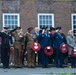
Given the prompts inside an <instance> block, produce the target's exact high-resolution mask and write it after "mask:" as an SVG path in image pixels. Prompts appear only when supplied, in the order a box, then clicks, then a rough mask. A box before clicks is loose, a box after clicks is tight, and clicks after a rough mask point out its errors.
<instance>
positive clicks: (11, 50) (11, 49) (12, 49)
mask: <svg viewBox="0 0 76 75" xmlns="http://www.w3.org/2000/svg"><path fill="white" fill-rule="evenodd" d="M13 51H14V48H13V47H12V48H10V52H9V53H8V56H10V55H11V54H12V52H13Z"/></svg>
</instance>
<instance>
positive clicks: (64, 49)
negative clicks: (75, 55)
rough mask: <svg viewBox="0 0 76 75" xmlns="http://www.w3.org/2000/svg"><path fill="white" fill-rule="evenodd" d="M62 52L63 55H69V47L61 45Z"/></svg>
mask: <svg viewBox="0 0 76 75" xmlns="http://www.w3.org/2000/svg"><path fill="white" fill-rule="evenodd" d="M60 51H61V52H62V53H67V52H68V45H67V44H61V45H60Z"/></svg>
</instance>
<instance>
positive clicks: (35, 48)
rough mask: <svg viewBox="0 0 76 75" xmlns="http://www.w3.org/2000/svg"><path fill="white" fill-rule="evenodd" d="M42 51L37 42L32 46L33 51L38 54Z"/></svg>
mask: <svg viewBox="0 0 76 75" xmlns="http://www.w3.org/2000/svg"><path fill="white" fill-rule="evenodd" d="M40 49H41V45H40V44H39V43H37V42H35V43H33V44H32V50H33V51H36V52H38V51H40Z"/></svg>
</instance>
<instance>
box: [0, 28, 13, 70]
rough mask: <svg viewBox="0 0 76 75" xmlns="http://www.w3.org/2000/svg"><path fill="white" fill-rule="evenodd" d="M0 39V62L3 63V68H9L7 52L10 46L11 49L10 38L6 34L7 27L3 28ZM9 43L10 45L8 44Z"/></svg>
mask: <svg viewBox="0 0 76 75" xmlns="http://www.w3.org/2000/svg"><path fill="white" fill-rule="evenodd" d="M0 37H1V38H2V44H1V60H2V63H3V68H4V69H5V68H9V55H8V54H9V52H10V46H11V47H12V46H13V45H12V38H11V36H10V35H9V34H8V27H4V29H3V30H2V32H0ZM9 41H10V43H9Z"/></svg>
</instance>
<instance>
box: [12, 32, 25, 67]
mask: <svg viewBox="0 0 76 75" xmlns="http://www.w3.org/2000/svg"><path fill="white" fill-rule="evenodd" d="M11 34H12V36H13V37H14V40H15V41H14V44H13V46H14V63H15V67H21V65H22V57H21V51H22V49H23V48H22V47H23V42H24V38H23V37H20V35H19V33H17V32H15V31H11Z"/></svg>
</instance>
